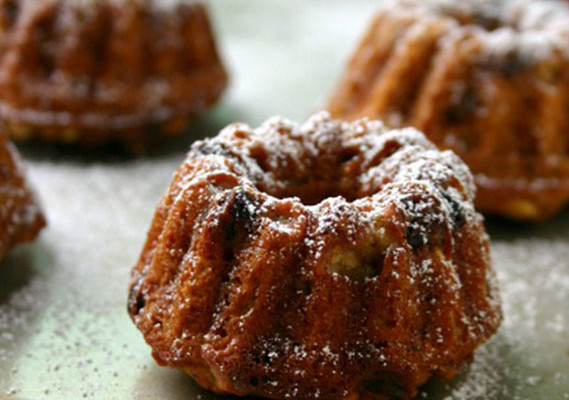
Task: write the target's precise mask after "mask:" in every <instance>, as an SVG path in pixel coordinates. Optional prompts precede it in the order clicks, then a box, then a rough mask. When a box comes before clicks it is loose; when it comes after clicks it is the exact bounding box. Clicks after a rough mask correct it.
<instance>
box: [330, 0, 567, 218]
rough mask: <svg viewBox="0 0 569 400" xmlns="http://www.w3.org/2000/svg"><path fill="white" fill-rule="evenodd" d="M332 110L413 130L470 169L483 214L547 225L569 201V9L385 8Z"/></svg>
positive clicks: (415, 3) (417, 1)
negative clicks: (461, 161) (421, 132)
mask: <svg viewBox="0 0 569 400" xmlns="http://www.w3.org/2000/svg"><path fill="white" fill-rule="evenodd" d="M329 109H330V111H331V113H332V114H333V115H334V116H338V117H343V118H348V119H357V118H360V117H362V116H368V117H371V118H378V117H379V118H384V119H385V120H386V121H387V123H389V124H390V125H392V126H405V125H412V126H415V127H417V128H418V129H420V130H422V131H423V132H425V134H426V135H427V137H428V138H429V139H430V140H432V141H433V142H435V144H437V145H438V146H441V147H443V148H446V149H452V150H453V151H455V152H456V153H457V154H458V155H460V156H461V157H462V158H463V160H464V161H465V162H466V163H467V164H468V165H469V167H470V169H471V170H472V172H473V174H474V176H475V181H476V184H477V186H478V192H477V198H476V205H477V208H478V209H479V210H480V211H483V212H488V213H495V214H501V215H503V216H507V217H511V218H515V219H521V220H533V221H538V220H543V219H547V218H549V217H551V216H553V215H554V214H556V213H557V212H558V211H559V210H560V209H561V208H562V207H563V206H564V205H565V204H566V203H567V202H568V201H569V5H568V4H567V3H566V2H563V1H556V0H551V1H547V0H492V1H489V0H471V1H452V0H394V1H388V2H387V3H386V4H385V5H384V6H383V7H381V9H380V11H379V12H378V13H377V15H376V16H375V19H374V21H373V23H372V25H371V27H370V28H369V30H368V32H367V34H366V35H365V36H364V38H363V40H362V41H361V43H360V45H359V47H358V49H357V50H356V52H355V54H354V56H353V58H352V60H351V62H350V63H349V66H348V68H347V72H346V74H345V76H344V78H343V80H342V82H341V84H340V85H339V87H338V88H337V90H336V92H335V93H334V95H333V96H332V98H331V100H330V103H329Z"/></svg>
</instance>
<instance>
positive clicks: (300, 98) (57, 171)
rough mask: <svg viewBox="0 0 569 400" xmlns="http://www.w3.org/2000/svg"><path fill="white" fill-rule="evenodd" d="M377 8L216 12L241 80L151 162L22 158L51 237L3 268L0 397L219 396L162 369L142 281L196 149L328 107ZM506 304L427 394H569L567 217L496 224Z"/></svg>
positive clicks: (236, 5)
mask: <svg viewBox="0 0 569 400" xmlns="http://www.w3.org/2000/svg"><path fill="white" fill-rule="evenodd" d="M376 5H377V2H376V1H347V0H346V1H330V0H328V1H325V0H318V1H315V0H312V1H306V0H295V1H290V0H288V1H285V0H278V1H277V0H270V1H269V0H217V1H215V2H213V4H212V11H213V14H214V18H215V23H216V27H217V30H218V33H219V39H220V42H221V48H222V51H223V54H224V56H225V59H226V60H227V63H228V66H229V69H230V71H231V75H232V82H231V88H230V90H229V92H228V93H227V96H226V97H225V99H224V101H223V102H222V104H221V105H220V107H219V108H217V109H216V110H215V111H214V112H213V113H212V114H210V115H209V116H208V117H207V118H205V119H203V120H201V121H198V122H197V123H196V124H195V125H194V127H193V128H192V129H191V132H190V133H188V135H186V136H185V137H183V138H181V139H179V140H176V141H174V142H171V143H169V144H168V145H166V146H164V147H163V148H161V149H157V150H156V151H155V152H154V153H155V154H153V155H152V157H148V158H139V159H128V158H122V157H120V156H117V155H108V154H95V155H93V154H70V152H69V151H61V150H57V149H52V148H48V149H45V148H40V149H37V148H35V149H34V148H24V149H23V153H24V155H25V156H26V157H27V158H28V159H29V160H30V162H29V165H28V166H29V172H30V178H31V180H32V181H33V183H34V184H35V186H36V188H37V189H38V192H39V193H40V195H41V198H42V200H43V203H44V206H45V209H46V210H47V214H48V218H49V223H50V225H49V228H48V229H47V230H46V231H44V233H43V234H42V236H41V239H40V240H39V241H38V242H37V243H35V244H33V245H31V246H26V247H22V248H20V249H18V250H16V251H14V252H12V253H11V254H10V255H9V256H8V258H7V259H6V260H4V262H3V263H2V264H3V265H2V266H1V268H0V396H2V394H5V395H14V396H16V397H18V398H25V399H81V398H93V399H120V400H128V399H143V400H144V399H196V400H197V399H213V398H215V396H213V395H210V394H208V393H206V392H204V391H202V390H200V389H198V388H197V387H196V386H195V385H194V384H193V383H192V382H191V381H190V379H189V378H186V377H185V376H184V375H183V374H181V373H179V372H177V371H174V370H169V369H164V368H159V367H157V366H156V365H155V364H154V362H153V360H152V358H151V356H150V349H149V348H148V347H147V346H146V344H145V343H144V342H143V340H142V337H141V335H140V334H139V333H138V331H137V330H136V329H135V328H134V326H133V325H132V323H131V322H130V320H129V318H128V316H127V314H126V304H125V303H126V295H127V293H126V292H127V285H128V279H129V278H128V276H129V270H130V267H131V266H132V264H133V263H134V261H135V260H136V258H137V256H138V253H139V251H140V248H141V246H142V242H143V240H144V237H145V234H146V230H147V228H148V226H149V223H150V219H151V216H152V213H153V211H154V206H155V204H156V202H157V201H158V199H159V197H160V195H161V194H162V192H163V190H164V189H165V188H166V186H167V184H168V181H169V179H170V176H171V174H172V172H173V171H174V169H175V167H176V166H177V165H178V164H179V163H180V162H181V160H182V159H183V156H184V153H185V151H186V150H187V148H188V147H189V144H190V143H191V142H192V141H193V140H195V139H196V138H197V137H199V136H204V135H213V134H215V133H216V131H217V130H218V129H219V128H220V127H222V126H224V125H225V124H227V123H229V122H233V121H235V120H240V121H244V122H248V123H250V124H253V125H255V124H257V123H259V122H260V121H262V120H264V119H266V118H267V117H269V116H272V115H274V114H281V115H285V116H287V117H290V118H293V119H297V120H301V119H304V118H306V117H307V116H308V115H309V114H310V113H311V112H313V111H316V110H318V109H319V108H320V107H321V106H322V104H324V102H325V99H326V97H327V95H328V94H329V93H330V90H331V88H332V87H333V86H334V84H335V81H336V80H337V78H338V76H339V74H340V72H341V70H342V68H343V65H344V62H345V60H346V57H347V56H348V54H349V53H350V52H351V49H352V48H353V46H354V44H355V41H356V39H357V37H358V36H359V35H360V34H361V33H362V31H363V29H364V28H365V25H366V23H367V21H368V20H369V18H370V16H371V13H372V11H373V9H374V8H375V6H376ZM488 225H489V231H490V234H491V236H492V239H493V257H494V261H495V266H496V269H497V270H498V272H499V278H500V283H501V285H502V294H503V298H504V304H505V312H506V316H505V321H504V324H503V326H502V328H501V330H500V333H499V334H498V335H497V336H496V338H495V339H494V340H493V341H492V342H491V343H490V344H489V345H487V346H484V347H483V348H481V349H480V351H479V352H478V354H477V357H476V361H475V363H474V364H473V365H472V366H470V367H467V368H465V370H464V372H463V374H462V375H461V376H460V377H459V378H458V379H457V380H456V381H454V382H451V383H442V382H430V383H429V384H427V386H426V387H425V389H424V391H423V393H422V394H421V395H420V396H419V398H428V399H441V400H442V399H445V400H446V399H457V400H459V399H566V398H569V332H568V331H569V311H568V308H569V245H568V244H569V213H565V214H564V215H562V216H561V217H559V218H558V219H556V220H555V221H554V222H551V223H548V224H545V225H541V226H535V227H532V226H526V225H515V224H510V223H506V222H504V221H497V220H495V221H489V224H488Z"/></svg>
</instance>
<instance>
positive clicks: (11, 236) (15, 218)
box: [0, 134, 46, 257]
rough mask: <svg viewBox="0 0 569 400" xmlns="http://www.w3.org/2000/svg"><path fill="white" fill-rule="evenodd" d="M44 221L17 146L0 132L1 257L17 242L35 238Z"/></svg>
mask: <svg viewBox="0 0 569 400" xmlns="http://www.w3.org/2000/svg"><path fill="white" fill-rule="evenodd" d="M45 224H46V222H45V219H44V217H43V214H42V213H41V210H40V209H39V206H38V204H37V202H36V200H35V196H34V193H33V192H32V191H31V189H30V188H29V187H28V185H27V183H26V181H25V178H24V175H23V172H22V170H21V168H20V166H19V160H18V155H17V152H16V149H15V148H14V147H12V145H11V144H10V143H9V142H8V139H7V137H6V135H5V134H0V257H3V256H4V254H5V253H6V252H7V251H8V250H9V249H10V248H12V247H14V246H15V245H17V244H19V243H24V242H30V241H32V240H34V239H35V238H36V236H37V235H38V233H39V231H40V230H41V229H42V228H43V227H44V226H45Z"/></svg>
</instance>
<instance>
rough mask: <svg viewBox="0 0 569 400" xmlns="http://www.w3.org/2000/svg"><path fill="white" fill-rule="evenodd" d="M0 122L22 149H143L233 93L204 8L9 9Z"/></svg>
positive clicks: (1, 52) (190, 3) (14, 0)
mask: <svg viewBox="0 0 569 400" xmlns="http://www.w3.org/2000/svg"><path fill="white" fill-rule="evenodd" d="M0 31H1V36H0V115H1V116H2V118H3V120H4V125H5V129H7V130H8V132H9V133H10V135H11V136H12V137H13V138H14V139H17V140H22V139H27V138H30V137H39V138H41V139H43V140H46V141H59V142H80V143H82V144H86V145H90V144H100V143H105V142H108V141H120V142H124V143H127V144H129V145H132V146H134V147H136V146H137V145H138V144H139V143H141V142H143V141H144V139H148V138H149V137H152V136H156V132H161V133H164V134H172V135H173V134H177V133H180V132H181V131H183V129H184V128H185V126H186V123H187V120H188V119H189V118H191V117H193V116H196V115H199V114H201V113H203V112H204V111H205V110H206V109H207V108H208V107H210V106H211V105H212V104H214V103H215V102H216V101H217V99H218V98H219V96H220V94H221V93H222V91H223V89H224V88H225V86H226V83H227V75H226V72H225V69H224V67H223V65H222V63H221V61H220V58H219V55H218V52H217V50H216V46H215V43H214V40H213V35H212V32H211V29H210V26H209V22H208V16H207V13H206V9H205V7H204V5H203V4H202V3H201V2H199V1H197V0H167V1H161V0H97V1H89V0H42V1H37V0H0Z"/></svg>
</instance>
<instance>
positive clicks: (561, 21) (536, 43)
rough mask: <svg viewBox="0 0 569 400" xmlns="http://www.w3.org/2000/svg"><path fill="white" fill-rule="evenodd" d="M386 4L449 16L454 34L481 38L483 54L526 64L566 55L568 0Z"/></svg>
mask: <svg viewBox="0 0 569 400" xmlns="http://www.w3.org/2000/svg"><path fill="white" fill-rule="evenodd" d="M385 7H388V8H390V9H391V10H394V11H393V12H406V13H409V12H411V13H418V14H423V15H424V17H425V18H426V17H427V16H431V15H433V14H434V15H438V16H441V17H447V18H450V19H451V20H454V21H455V22H456V23H457V26H456V27H455V28H454V34H457V32H458V31H464V32H469V33H470V34H475V35H477V37H479V38H480V39H481V44H482V53H483V54H484V55H485V56H486V57H503V56H504V55H513V54H515V55H517V56H518V57H519V60H520V61H521V62H524V63H526V64H528V65H531V64H532V63H534V62H540V61H543V60H546V59H549V58H551V57H555V56H557V54H559V55H562V56H563V57H565V58H568V57H569V4H567V2H564V1H561V0H551V1H549V0H498V1H494V0H474V1H468V2H466V1H463V2H457V1H452V0H431V1H420V0H395V1H392V2H389V3H388V5H386V6H385ZM397 10H399V11H397ZM458 25H462V26H463V27H462V28H461V27H460V26H458ZM474 32H476V33H474Z"/></svg>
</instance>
